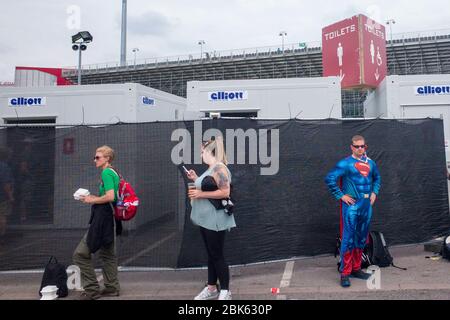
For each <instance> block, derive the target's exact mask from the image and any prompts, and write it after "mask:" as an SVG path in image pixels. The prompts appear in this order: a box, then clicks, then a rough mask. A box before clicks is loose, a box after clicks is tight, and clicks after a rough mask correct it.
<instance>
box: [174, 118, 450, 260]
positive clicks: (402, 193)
mask: <svg viewBox="0 0 450 320" xmlns="http://www.w3.org/2000/svg"><path fill="white" fill-rule="evenodd" d="M209 125H210V126H215V127H217V128H220V129H221V130H222V131H224V130H225V129H226V128H243V129H248V128H255V127H256V128H271V129H279V130H280V170H279V172H278V174H277V175H275V176H260V175H259V167H260V166H248V165H247V166H240V165H234V166H233V165H231V166H230V170H231V172H232V174H233V178H234V179H233V180H234V184H235V187H236V193H237V198H238V201H237V207H236V213H235V218H236V223H237V225H238V227H237V228H236V229H233V230H232V231H231V233H229V234H228V235H227V241H226V257H227V259H228V262H229V263H231V264H247V263H250V262H261V261H272V260H277V259H285V258H291V257H299V256H314V255H320V254H328V253H332V252H334V248H335V244H336V236H337V235H338V232H339V210H340V208H339V204H338V202H337V201H335V200H334V199H333V198H332V196H331V195H330V193H329V192H328V189H327V187H326V185H325V183H324V177H325V175H326V174H327V172H328V171H329V170H331V169H332V168H333V167H334V165H335V164H336V163H337V161H339V160H340V159H342V158H344V157H347V156H349V155H350V154H351V151H350V143H351V137H353V136H354V135H356V134H362V135H363V136H364V137H366V140H367V141H366V142H367V143H368V145H369V150H368V155H369V157H371V158H372V159H373V160H375V161H376V163H377V165H378V167H379V170H380V173H381V177H382V188H381V193H380V195H379V198H378V202H377V203H376V204H375V207H374V214H373V220H372V221H373V224H372V229H373V230H380V231H382V232H383V233H384V234H385V236H386V240H387V242H388V244H389V245H395V244H411V243H420V242H423V241H427V240H430V239H432V238H433V237H435V236H440V235H443V234H445V233H447V232H449V231H450V219H449V205H448V192H447V180H446V169H445V168H446V162H445V149H444V142H443V141H444V135H443V126H442V121H440V120H405V121H394V120H392V121H391V120H374V121H345V122H342V121H288V122H280V121H251V120H234V121H233V120H223V121H214V120H213V121H212V122H210V123H209ZM204 127H206V124H204ZM186 214H187V215H188V214H189V212H187V213H186ZM202 245H203V244H202V241H201V237H200V235H199V231H198V228H197V227H195V226H193V225H192V223H191V222H190V221H189V219H186V224H185V229H184V237H183V245H182V250H181V253H180V258H179V260H178V266H179V267H193V266H201V265H205V264H206V262H207V261H206V255H205V250H204V249H203V250H198V248H202Z"/></svg>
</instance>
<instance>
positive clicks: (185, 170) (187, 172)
mask: <svg viewBox="0 0 450 320" xmlns="http://www.w3.org/2000/svg"><path fill="white" fill-rule="evenodd" d="M182 167H183V169H184V172H186V174H189V170H188V169H186V167H185V166H182Z"/></svg>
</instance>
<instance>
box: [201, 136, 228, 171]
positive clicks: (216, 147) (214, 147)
mask: <svg viewBox="0 0 450 320" xmlns="http://www.w3.org/2000/svg"><path fill="white" fill-rule="evenodd" d="M203 148H204V149H205V150H207V151H209V152H211V154H212V155H213V156H214V158H216V160H217V161H219V162H222V163H223V164H224V165H227V164H228V160H227V155H226V153H225V147H224V146H223V137H222V136H218V137H216V138H215V139H214V140H208V141H206V142H204V143H203Z"/></svg>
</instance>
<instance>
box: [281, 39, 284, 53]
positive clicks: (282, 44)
mask: <svg viewBox="0 0 450 320" xmlns="http://www.w3.org/2000/svg"><path fill="white" fill-rule="evenodd" d="M281 50H283V53H284V34H282V35H281Z"/></svg>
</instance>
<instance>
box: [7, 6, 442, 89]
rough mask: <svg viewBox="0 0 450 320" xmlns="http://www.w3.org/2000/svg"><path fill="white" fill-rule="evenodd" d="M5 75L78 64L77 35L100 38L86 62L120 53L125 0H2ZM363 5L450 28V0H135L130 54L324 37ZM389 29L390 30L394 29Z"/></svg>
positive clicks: (409, 21)
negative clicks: (18, 68)
mask: <svg viewBox="0 0 450 320" xmlns="http://www.w3.org/2000/svg"><path fill="white" fill-rule="evenodd" d="M0 3H1V7H0V82H2V81H13V80H14V68H15V66H42V67H61V66H75V65H77V63H78V60H77V54H76V53H75V52H74V51H72V49H71V36H72V35H73V34H76V33H77V32H79V31H82V30H88V31H90V32H91V33H92V35H93V37H94V41H93V42H92V43H91V44H90V45H89V47H88V49H87V51H85V52H84V53H83V64H96V63H102V62H118V61H119V60H120V21H121V20H120V15H121V7H122V1H121V0H96V1H92V0H80V1H76V0H71V1H66V0H15V1H7V0H0ZM359 13H363V14H366V15H368V16H371V17H372V18H375V19H376V20H378V21H380V22H385V21H386V20H388V19H391V18H393V19H395V20H396V24H395V25H394V26H393V33H394V34H396V33H403V32H416V31H427V30H437V29H448V30H449V33H450V9H449V2H448V0H432V1H423V0H420V1H418V0H409V1H407V0H395V1H394V0H368V1H365V0H342V1H336V0H314V1H310V0H309V1H303V0H223V1H216V0H191V1H186V0H184V1H183V0H128V33H127V36H128V43H127V58H128V59H129V60H132V59H134V54H133V53H132V49H133V48H139V52H137V53H136V55H137V59H143V58H151V57H163V56H175V55H185V54H190V53H191V54H198V55H199V53H200V46H199V45H198V41H199V40H204V41H205V45H203V51H209V52H212V51H214V50H216V51H221V50H229V49H238V48H253V47H264V46H274V45H280V44H281V37H280V36H279V35H278V34H279V32H280V31H282V30H283V31H286V32H287V36H286V37H285V43H286V44H288V43H299V42H308V41H320V39H321V30H322V27H324V26H327V25H330V24H332V23H334V22H337V21H340V20H342V19H345V18H349V17H351V16H353V15H356V14H359ZM388 35H389V33H388Z"/></svg>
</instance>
